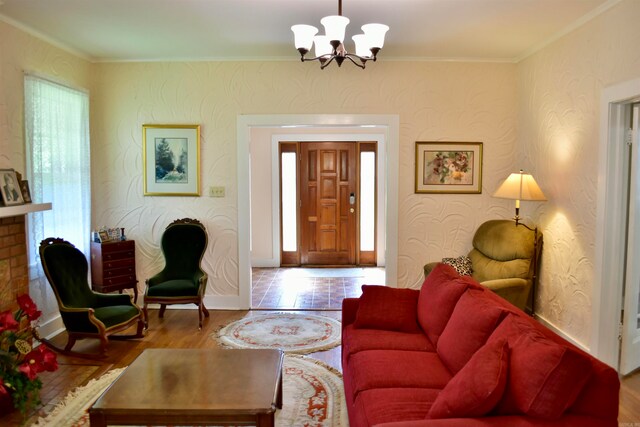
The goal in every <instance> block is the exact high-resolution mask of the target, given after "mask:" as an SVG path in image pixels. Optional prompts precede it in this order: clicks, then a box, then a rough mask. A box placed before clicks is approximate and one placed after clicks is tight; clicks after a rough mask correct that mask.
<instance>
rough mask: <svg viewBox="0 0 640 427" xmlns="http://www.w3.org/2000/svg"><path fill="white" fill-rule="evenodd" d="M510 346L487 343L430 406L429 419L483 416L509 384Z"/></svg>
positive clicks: (496, 342)
mask: <svg viewBox="0 0 640 427" xmlns="http://www.w3.org/2000/svg"><path fill="white" fill-rule="evenodd" d="M508 356H509V345H508V344H507V341H506V340H499V341H494V342H493V343H491V344H486V345H485V346H483V347H482V348H481V349H480V350H478V351H477V352H476V353H475V354H474V355H473V356H472V357H471V359H469V362H468V363H467V364H466V365H464V367H463V368H462V369H460V371H459V372H458V373H457V374H456V375H455V376H454V377H453V378H452V379H451V381H449V383H448V384H447V385H446V386H445V388H444V389H443V390H442V391H441V392H440V394H439V395H438V398H437V399H436V401H435V402H434V403H433V406H431V410H430V411H429V415H428V418H462V417H481V416H483V415H486V414H488V413H489V411H491V410H492V409H493V408H494V407H495V406H496V405H497V404H498V402H499V401H500V399H501V398H502V394H503V393H504V389H505V387H506V385H507V371H508V368H509V357H508Z"/></svg>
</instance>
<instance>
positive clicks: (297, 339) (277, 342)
mask: <svg viewBox="0 0 640 427" xmlns="http://www.w3.org/2000/svg"><path fill="white" fill-rule="evenodd" d="M340 335H341V326H340V322H338V321H337V320H335V319H332V318H330V317H326V316H315V315H312V314H297V313H272V314H262V315H255V316H249V317H245V318H243V319H240V320H237V321H235V322H233V323H230V324H229V325H227V326H225V327H224V328H222V329H221V330H220V331H218V333H217V338H218V340H219V341H220V342H221V343H222V344H223V345H226V346H229V347H234V348H271V349H280V350H282V351H284V352H286V353H297V354H307V353H312V352H315V351H321V350H328V349H330V348H333V347H336V346H338V345H339V344H340Z"/></svg>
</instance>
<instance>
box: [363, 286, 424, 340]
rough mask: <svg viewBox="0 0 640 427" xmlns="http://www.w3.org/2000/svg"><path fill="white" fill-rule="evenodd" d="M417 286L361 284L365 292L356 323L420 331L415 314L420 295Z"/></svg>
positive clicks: (366, 325)
mask: <svg viewBox="0 0 640 427" xmlns="http://www.w3.org/2000/svg"><path fill="white" fill-rule="evenodd" d="M419 295H420V292H419V291H417V290H415V289H397V288H389V287H386V286H377V285H362V296H361V297H360V304H359V305H358V313H357V314H356V321H355V322H354V324H353V325H354V327H355V328H357V329H384V330H388V331H402V332H419V331H420V328H419V326H418V322H417V317H416V311H417V310H416V308H417V305H418V296H419Z"/></svg>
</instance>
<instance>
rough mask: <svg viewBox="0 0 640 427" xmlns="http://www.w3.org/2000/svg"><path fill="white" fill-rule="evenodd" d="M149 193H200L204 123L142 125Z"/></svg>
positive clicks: (145, 186) (147, 191)
mask: <svg viewBox="0 0 640 427" xmlns="http://www.w3.org/2000/svg"><path fill="white" fill-rule="evenodd" d="M142 151H143V163H144V164H143V174H144V195H145V196H200V125H174V124H145V125H142Z"/></svg>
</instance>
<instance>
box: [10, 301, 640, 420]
mask: <svg viewBox="0 0 640 427" xmlns="http://www.w3.org/2000/svg"><path fill="white" fill-rule="evenodd" d="M209 312H210V313H211V317H210V318H209V319H206V320H205V322H204V324H203V327H202V330H201V331H198V315H197V312H196V311H195V310H171V309H169V310H167V311H166V313H165V318H164V319H158V312H157V310H150V312H149V314H150V319H149V330H148V331H147V334H146V336H145V337H144V338H143V339H140V340H128V341H111V342H110V344H109V356H108V357H107V358H106V359H103V360H89V359H81V358H77V357H67V356H58V363H59V365H60V367H59V369H58V370H57V371H56V372H53V373H49V372H45V373H43V374H41V377H40V378H41V379H42V382H43V387H42V392H41V399H42V405H41V406H40V408H38V410H37V411H36V412H35V413H33V414H30V417H29V418H28V420H27V421H26V423H25V425H27V426H28V425H30V424H32V423H34V422H35V421H36V420H37V419H38V417H41V416H44V415H46V414H47V413H48V412H49V411H51V410H52V409H53V408H54V407H55V405H56V404H57V403H58V402H60V401H61V400H62V399H63V398H64V396H66V394H67V393H68V392H69V391H71V390H73V389H74V388H75V387H77V386H80V385H83V384H86V383H87V382H88V381H89V380H91V379H93V378H97V377H99V376H101V375H102V374H104V373H105V372H106V371H108V370H109V369H112V368H119V367H124V366H128V365H129V364H131V362H132V361H133V360H134V359H135V358H136V357H137V356H138V355H139V354H140V353H141V352H142V351H143V350H144V349H146V348H216V347H218V344H217V341H216V340H215V339H213V338H212V335H213V334H214V333H215V332H216V331H217V330H218V329H219V328H221V327H222V326H224V325H226V324H228V323H229V322H232V321H235V320H238V319H241V318H243V317H245V316H254V315H259V314H264V311H217V310H210V311H209ZM305 313H314V312H313V311H305ZM315 314H319V315H323V316H329V317H332V318H334V319H338V320H339V319H340V312H339V311H318V312H315ZM63 335H64V334H63ZM63 335H61V336H58V337H56V338H55V339H54V340H55V342H56V343H57V344H63V343H64V342H66V336H63ZM76 347H77V348H74V349H77V350H81V349H85V350H95V349H97V345H96V342H93V340H84V341H79V342H78V343H77V344H76ZM309 356H310V357H314V358H316V359H319V360H322V361H323V362H325V363H327V364H329V365H331V366H333V367H334V368H336V369H338V370H341V367H340V347H336V348H333V349H331V350H327V351H322V352H317V353H312V354H310V355H309ZM621 382H622V386H621V391H620V416H619V422H620V426H623V427H640V372H636V373H635V374H633V375H630V376H627V377H626V378H624V379H622V381H621ZM21 421H22V420H21V418H20V416H19V414H12V415H11V416H9V417H4V418H0V425H2V426H19V425H20V424H21Z"/></svg>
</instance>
